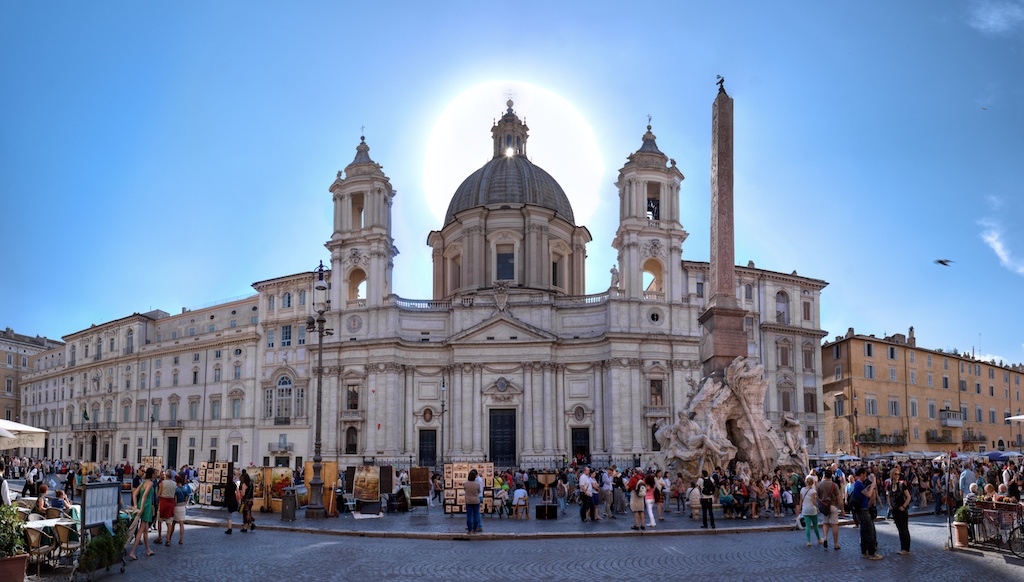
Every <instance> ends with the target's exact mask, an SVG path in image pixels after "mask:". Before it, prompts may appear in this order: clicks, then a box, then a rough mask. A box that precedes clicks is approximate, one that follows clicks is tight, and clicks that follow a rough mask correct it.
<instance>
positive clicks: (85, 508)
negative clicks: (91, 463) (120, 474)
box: [82, 482, 121, 531]
mask: <svg viewBox="0 0 1024 582" xmlns="http://www.w3.org/2000/svg"><path fill="white" fill-rule="evenodd" d="M120 505H121V484H120V483H116V482H107V483H87V484H86V485H85V487H83V488H82V525H83V526H84V527H86V528H89V527H92V526H95V525H100V524H106V526H107V527H108V528H111V531H113V524H114V521H115V520H117V511H118V509H119V508H120Z"/></svg>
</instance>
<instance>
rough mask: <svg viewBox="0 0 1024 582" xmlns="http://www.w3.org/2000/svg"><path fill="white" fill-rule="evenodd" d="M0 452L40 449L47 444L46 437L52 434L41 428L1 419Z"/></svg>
mask: <svg viewBox="0 0 1024 582" xmlns="http://www.w3.org/2000/svg"><path fill="white" fill-rule="evenodd" d="M0 431H3V432H0V451H6V450H9V449H17V448H27V449H35V448H40V447H42V446H43V445H44V444H46V435H48V434H50V433H49V431H45V430H43V429H41V428H36V427H34V426H28V425H27V424H20V423H17V422H13V421H10V420H3V419H0Z"/></svg>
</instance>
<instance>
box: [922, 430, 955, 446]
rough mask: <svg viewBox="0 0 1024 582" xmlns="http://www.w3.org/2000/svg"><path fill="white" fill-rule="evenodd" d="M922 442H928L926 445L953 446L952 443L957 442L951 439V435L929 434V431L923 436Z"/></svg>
mask: <svg viewBox="0 0 1024 582" xmlns="http://www.w3.org/2000/svg"><path fill="white" fill-rule="evenodd" d="M924 440H925V442H928V443H945V444H953V443H955V442H957V441H956V439H954V438H953V435H949V434H939V433H936V432H931V431H929V432H928V433H926V434H925V437H924Z"/></svg>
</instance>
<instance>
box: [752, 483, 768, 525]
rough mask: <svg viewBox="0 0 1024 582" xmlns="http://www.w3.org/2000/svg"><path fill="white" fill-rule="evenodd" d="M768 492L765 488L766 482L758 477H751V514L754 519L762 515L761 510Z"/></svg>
mask: <svg viewBox="0 0 1024 582" xmlns="http://www.w3.org/2000/svg"><path fill="white" fill-rule="evenodd" d="M766 495H767V492H766V491H765V490H764V483H762V482H761V480H760V479H757V478H756V477H755V478H754V479H751V485H750V515H751V516H752V517H753V518H754V519H758V518H760V517H761V515H760V510H761V507H762V505H763V504H764V500H765V496H766Z"/></svg>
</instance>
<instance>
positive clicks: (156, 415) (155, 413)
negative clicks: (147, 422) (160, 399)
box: [150, 404, 160, 421]
mask: <svg viewBox="0 0 1024 582" xmlns="http://www.w3.org/2000/svg"><path fill="white" fill-rule="evenodd" d="M150 418H151V420H156V421H159V420H160V405H159V404H154V405H153V415H152V416H151V417H150Z"/></svg>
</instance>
